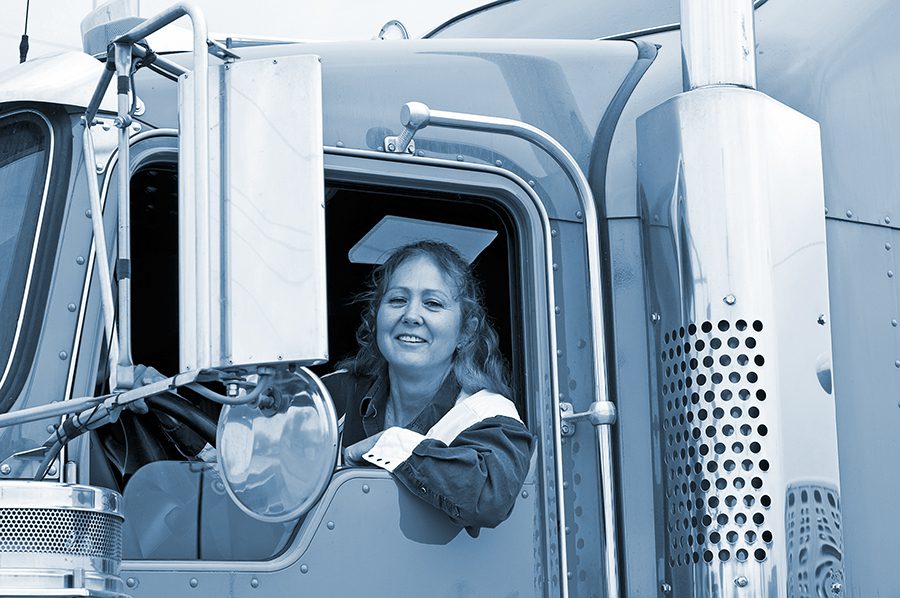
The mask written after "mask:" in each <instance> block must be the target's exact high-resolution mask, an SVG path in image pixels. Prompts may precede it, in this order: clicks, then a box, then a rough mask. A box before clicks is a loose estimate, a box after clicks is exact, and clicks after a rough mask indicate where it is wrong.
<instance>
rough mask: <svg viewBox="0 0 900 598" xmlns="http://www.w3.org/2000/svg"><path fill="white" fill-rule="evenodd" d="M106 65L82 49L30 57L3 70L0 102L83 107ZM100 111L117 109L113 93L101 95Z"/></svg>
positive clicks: (0, 79) (0, 81)
mask: <svg viewBox="0 0 900 598" xmlns="http://www.w3.org/2000/svg"><path fill="white" fill-rule="evenodd" d="M105 68H106V67H105V65H104V64H103V63H102V62H99V61H98V60H97V59H95V58H91V57H90V56H88V55H87V54H83V53H81V52H64V53H62V54H56V55H53V56H46V57H39V58H32V59H31V60H29V61H28V62H25V63H23V64H20V65H17V66H15V67H12V68H9V69H7V70H5V71H3V73H2V76H0V103H2V102H17V101H33V102H49V103H53V104H64V105H68V106H79V107H86V106H87V105H88V103H89V102H90V101H91V96H92V94H93V92H94V90H95V89H96V87H97V81H98V80H99V79H100V78H101V77H102V76H103V70H104V69H105ZM100 110H103V111H104V112H115V111H116V98H115V92H112V91H108V92H107V93H105V94H104V95H103V100H102V102H100Z"/></svg>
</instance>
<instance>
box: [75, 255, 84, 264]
mask: <svg viewBox="0 0 900 598" xmlns="http://www.w3.org/2000/svg"><path fill="white" fill-rule="evenodd" d="M75 263H76V264H78V265H79V266H83V265H84V258H83V257H82V256H80V255H79V256H78V257H76V258H75Z"/></svg>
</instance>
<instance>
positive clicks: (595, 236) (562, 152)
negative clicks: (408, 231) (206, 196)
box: [392, 102, 620, 598]
mask: <svg viewBox="0 0 900 598" xmlns="http://www.w3.org/2000/svg"><path fill="white" fill-rule="evenodd" d="M400 118H401V123H402V124H403V126H404V127H405V130H404V131H403V133H401V135H400V136H399V137H398V138H397V140H396V145H395V147H394V149H393V150H392V151H393V152H395V153H401V154H402V153H405V152H406V151H407V146H408V145H409V143H410V142H412V140H413V136H414V135H415V133H416V131H417V130H418V129H420V128H424V127H426V126H429V125H432V126H438V127H446V128H453V129H468V130H472V131H483V132H489V133H500V134H503V135H512V136H515V137H519V138H520V139H524V140H526V141H528V142H530V143H533V144H534V145H536V146H538V147H540V148H541V149H543V150H544V151H545V152H547V154H548V155H549V156H550V157H551V158H553V160H554V161H555V162H556V163H557V164H559V166H560V167H561V168H562V170H563V172H565V174H566V176H567V177H568V178H569V180H570V181H571V183H572V185H573V186H574V187H575V191H576V193H577V195H578V199H579V201H580V203H581V209H582V212H583V214H584V223H585V228H586V236H587V239H586V240H587V250H588V260H587V261H588V287H589V292H590V299H591V340H592V342H593V347H594V352H593V356H594V397H595V398H596V401H597V402H601V403H608V402H610V397H609V385H608V379H607V371H606V364H607V360H606V344H605V338H606V337H605V333H604V320H603V288H602V281H601V277H600V265H599V263H598V258H599V256H600V255H601V253H600V237H599V234H600V233H599V230H600V229H599V220H598V217H597V210H596V206H595V204H594V195H593V193H592V192H591V188H590V184H589V183H588V181H587V178H586V177H585V176H584V173H583V172H582V171H581V167H579V166H578V162H576V161H575V158H573V157H572V154H570V153H569V152H568V150H566V148H565V147H563V146H562V144H560V143H559V142H558V141H557V140H556V139H554V138H553V137H551V136H550V135H548V134H547V133H545V132H544V131H542V130H540V129H538V128H537V127H534V126H532V125H529V124H527V123H523V122H521V121H517V120H512V119H508V118H497V117H491V116H481V115H474V114H464V113H460V112H445V111H441V110H431V109H430V108H428V106H426V105H425V104H422V103H420V102H408V103H407V104H404V106H403V108H402V110H401V113H400ZM553 401H554V425H555V427H556V432H557V433H556V443H557V446H556V450H555V452H556V467H557V493H558V497H559V498H558V500H557V503H558V505H559V507H558V516H559V518H560V522H559V525H560V538H561V543H563V546H564V538H565V510H564V505H563V502H564V501H563V499H562V496H563V481H562V454H561V453H562V446H561V415H560V408H559V407H560V406H559V397H558V396H556V397H553ZM597 443H598V445H599V453H600V455H599V459H600V493H601V497H602V500H603V522H604V532H605V544H606V545H605V546H604V548H605V551H604V555H605V562H604V569H605V573H606V589H607V593H606V595H607V597H608V598H618V596H619V595H620V587H619V557H618V546H617V544H616V541H617V538H618V530H617V522H616V510H615V507H616V505H615V494H614V489H613V480H614V476H613V464H614V461H613V454H612V437H611V435H610V430H609V425H598V426H597ZM564 553H565V550H564V549H562V550H561V551H560V561H561V563H565V555H564ZM567 573H568V572H567V571H566V569H565V568H563V571H562V572H561V578H562V580H564V579H565V578H566V575H567ZM560 587H561V588H565V587H566V586H565V585H563V583H561V584H560Z"/></svg>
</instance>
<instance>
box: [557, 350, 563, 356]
mask: <svg viewBox="0 0 900 598" xmlns="http://www.w3.org/2000/svg"><path fill="white" fill-rule="evenodd" d="M556 356H557V357H562V349H557V350H556Z"/></svg>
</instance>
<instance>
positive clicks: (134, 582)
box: [125, 577, 137, 588]
mask: <svg viewBox="0 0 900 598" xmlns="http://www.w3.org/2000/svg"><path fill="white" fill-rule="evenodd" d="M125 585H126V586H128V587H129V588H135V587H137V580H136V579H135V578H133V577H129V578H128V579H126V580H125Z"/></svg>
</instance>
